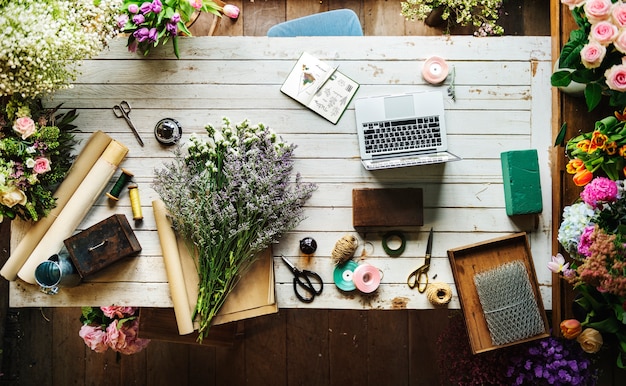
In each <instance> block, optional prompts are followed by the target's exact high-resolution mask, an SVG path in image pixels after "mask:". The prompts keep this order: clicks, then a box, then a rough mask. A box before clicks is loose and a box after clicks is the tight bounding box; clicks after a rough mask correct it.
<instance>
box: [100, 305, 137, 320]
mask: <svg viewBox="0 0 626 386" xmlns="http://www.w3.org/2000/svg"><path fill="white" fill-rule="evenodd" d="M100 309H101V310H102V313H103V314H104V316H106V317H107V318H112V319H113V318H119V319H122V318H125V317H128V316H132V315H134V314H135V311H136V308H135V307H123V306H106V307H100Z"/></svg>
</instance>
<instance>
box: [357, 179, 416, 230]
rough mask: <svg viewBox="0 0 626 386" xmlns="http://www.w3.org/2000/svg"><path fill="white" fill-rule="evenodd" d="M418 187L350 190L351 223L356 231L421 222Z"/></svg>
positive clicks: (412, 224)
mask: <svg viewBox="0 0 626 386" xmlns="http://www.w3.org/2000/svg"><path fill="white" fill-rule="evenodd" d="M422 196H423V194H422V189H421V188H393V189H353V190H352V225H353V226H354V228H355V229H356V230H357V231H361V230H368V229H375V228H387V227H416V226H422V225H424V212H423V210H424V205H423V198H422Z"/></svg>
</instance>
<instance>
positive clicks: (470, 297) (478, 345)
mask: <svg viewBox="0 0 626 386" xmlns="http://www.w3.org/2000/svg"><path fill="white" fill-rule="evenodd" d="M448 259H449V260H450V265H451V266H452V274H453V275H454V283H455V285H456V289H457V293H458V295H459V301H460V303H461V309H462V310H463V315H464V317H465V325H466V327H467V333H468V335H469V340H470V346H471V348H472V352H473V353H474V354H478V353H481V352H485V351H490V350H494V349H497V348H501V347H507V346H511V345H514V344H518V343H524V342H528V341H531V340H535V339H540V338H545V337H547V336H549V335H550V329H549V326H548V318H547V316H546V313H545V310H544V308H543V301H542V300H541V294H540V292H539V283H538V282H537V275H536V273H535V266H534V264H533V259H532V256H531V253H530V246H529V244H528V240H527V238H526V233H524V232H521V233H515V234H512V235H508V236H503V237H500V238H496V239H491V240H487V241H485V242H481V243H476V244H471V245H467V246H463V247H459V248H455V249H451V250H448ZM515 260H521V261H522V262H523V263H524V266H525V267H526V272H527V273H528V277H529V279H530V284H531V287H532V289H533V293H534V295H535V300H536V301H537V307H538V308H539V313H540V314H541V316H542V318H543V324H544V331H543V333H541V334H538V335H536V336H532V337H530V338H526V339H523V340H518V341H515V342H512V343H508V344H503V345H499V346H494V345H493V343H492V340H491V335H490V334H489V327H488V326H487V321H486V319H485V314H484V313H483V309H482V306H481V304H480V299H479V296H478V291H477V289H476V285H475V284H474V280H473V278H474V275H475V274H477V273H479V272H484V271H487V270H489V269H493V268H495V267H498V266H500V265H502V264H505V263H510V262H512V261H515Z"/></svg>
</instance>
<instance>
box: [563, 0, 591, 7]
mask: <svg viewBox="0 0 626 386" xmlns="http://www.w3.org/2000/svg"><path fill="white" fill-rule="evenodd" d="M585 1H586V0H561V4H565V5H567V6H568V7H569V9H574V8H576V7H579V6H581V5H582V3H584V2H585Z"/></svg>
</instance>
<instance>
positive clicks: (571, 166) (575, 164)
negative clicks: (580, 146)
mask: <svg viewBox="0 0 626 386" xmlns="http://www.w3.org/2000/svg"><path fill="white" fill-rule="evenodd" d="M584 168H585V164H584V163H583V161H582V160H581V159H579V158H574V159H573V160H570V161H569V162H568V163H567V165H565V170H566V171H567V172H568V173H569V174H576V173H577V172H579V171H581V170H582V169H584Z"/></svg>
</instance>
